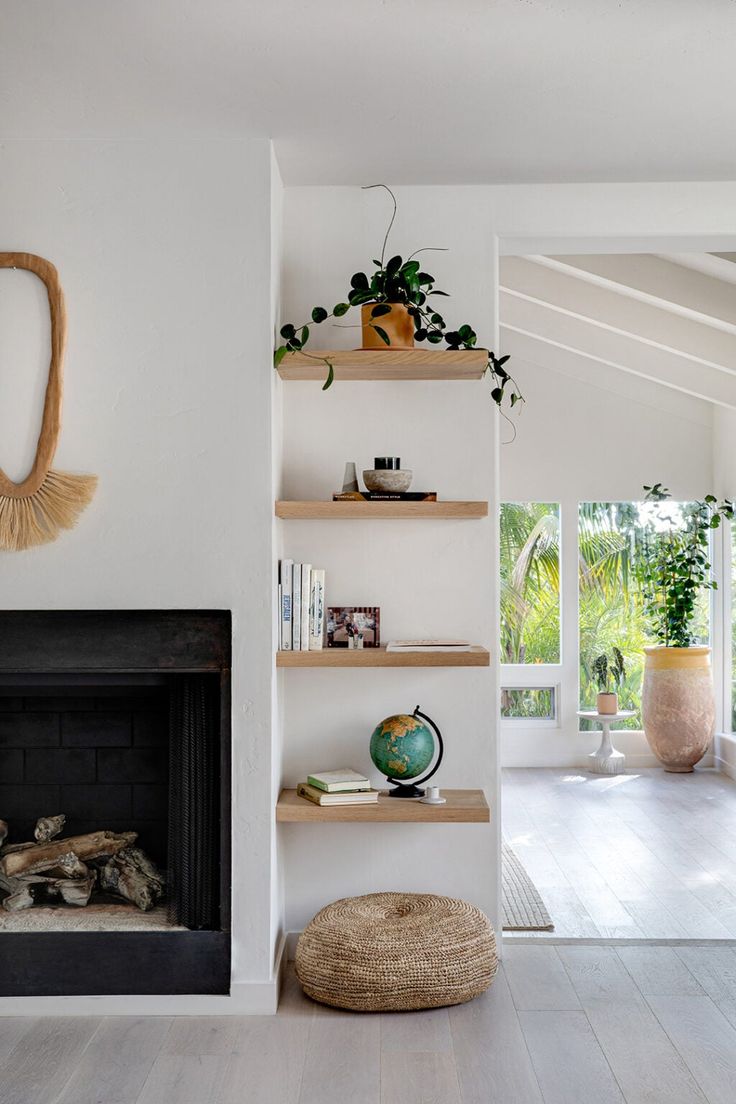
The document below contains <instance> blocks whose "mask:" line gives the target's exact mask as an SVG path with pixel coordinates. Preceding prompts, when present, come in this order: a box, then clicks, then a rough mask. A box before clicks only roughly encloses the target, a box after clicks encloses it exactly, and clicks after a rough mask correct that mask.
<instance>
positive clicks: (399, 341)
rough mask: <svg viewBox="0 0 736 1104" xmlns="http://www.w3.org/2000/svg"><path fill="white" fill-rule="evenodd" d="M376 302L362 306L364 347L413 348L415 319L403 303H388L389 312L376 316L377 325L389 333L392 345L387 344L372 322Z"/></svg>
mask: <svg viewBox="0 0 736 1104" xmlns="http://www.w3.org/2000/svg"><path fill="white" fill-rule="evenodd" d="M375 305H376V304H375V303H365V304H364V305H363V306H362V307H361V308H360V314H361V321H362V323H363V348H364V349H389V348H391V349H413V348H414V319H413V318H412V316H411V315H410V314H409V311H408V310H407V308H406V307H405V306H404V304H403V303H387V304H386V305H387V306H389V307H391V311H390V313H389V314H382V315H381V317H380V318H376V320H375V325H376V326H380V327H381V329H382V330H385V331H386V333H387V334H388V338H389V341H390V342H391V345H390V346H389V345H387V344H386V342H385V341H383V340H382V339H381V338H380V337H379V336H378V334H377V333H376V331H375V329H374V328H373V326H371V325H370V322H371V312H372V310H373V308H374V307H375Z"/></svg>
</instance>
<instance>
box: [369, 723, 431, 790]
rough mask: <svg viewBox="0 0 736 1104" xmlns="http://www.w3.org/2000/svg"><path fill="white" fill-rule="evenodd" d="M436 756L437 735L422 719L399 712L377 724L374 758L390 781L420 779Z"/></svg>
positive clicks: (372, 751)
mask: <svg viewBox="0 0 736 1104" xmlns="http://www.w3.org/2000/svg"><path fill="white" fill-rule="evenodd" d="M433 756H434V734H433V733H432V732H431V731H430V729H429V728H427V726H426V724H425V723H424V721H422V720H420V719H419V717H412V716H411V715H410V714H408V713H397V714H396V715H395V716H394V717H386V719H385V721H381V723H380V724H379V725H376V727H375V729H374V730H373V735H372V736H371V759H372V760H373V762H374V763H375V764H376V766H377V767H378V769H379V770H380V771H381V773H382V774H385V775H386V777H387V778H396V779H397V780H399V779H400V780H401V781H402V782H403V781H408V780H410V779H412V778H418V777H419V775H420V774H422V773H423V772H424V771H425V770H426V769H427V767H428V766H429V764H430V763H431V762H432V758H433Z"/></svg>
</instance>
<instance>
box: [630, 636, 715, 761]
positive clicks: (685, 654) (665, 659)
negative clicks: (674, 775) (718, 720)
mask: <svg viewBox="0 0 736 1104" xmlns="http://www.w3.org/2000/svg"><path fill="white" fill-rule="evenodd" d="M644 651H645V653H646V662H645V666H644V688H643V691H642V699H641V705H642V718H643V721H644V734H645V735H646V738H647V740H648V741H649V746H650V747H651V749H652V751H653V752H654V754H655V755H656V756H657V758H658V759H659V760H660V762H661V763H662V764H663V766H664V769H665V770H666V771H674V772H679V773H683V772H686V771H691V770H692V769H693V767H694V766H695V764H696V763H697V762H699V760H701V759H702V758H703V756H704V755H705V753H706V751H707V750H708V747H709V745H710V742H711V740H712V739H713V733H714V731H715V699H714V696H713V673H712V671H711V667H710V648H704V647H694V648H664V647H656V648H645V649H644Z"/></svg>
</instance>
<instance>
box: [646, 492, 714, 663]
mask: <svg viewBox="0 0 736 1104" xmlns="http://www.w3.org/2000/svg"><path fill="white" fill-rule="evenodd" d="M644 490H645V491H646V492H647V495H646V499H645V501H647V502H665V501H666V500H667V499H669V498H671V497H672V496H671V494H670V492H669V491H668V489H667V488H666V487H663V486H662V484H661V483H655V484H654V485H653V486H651V487H647V486H645V487H644ZM733 516H734V505H733V502H731V501H730V500H729V499H727V498H726V499H724V500H723V501H722V502H718V500H717V499H716V497H715V495H712V494H709V495H706V496H705V498H704V499H703V500H702V502H694V503H692V504H690V505H689V506H688V507H687V509H686V515H685V528H684V529H683V528H682V527H678V526H677V524H676V519H675V518H664V519H663V520H665V521H666V522H668V528H667V529H665V530H664V531H663V532H658V533H655V534H652V535H651V536H650V537H649V538H648V539H647V541H646V543H645V546H644V550H643V554H642V556H641V557H640V559H639V561H638V563H637V565H636V574H637V576H638V579H639V582H640V583H641V586H642V591H643V593H644V608H645V611H646V613H647V615H648V617H649V620H650V622H651V625H652V629H653V630H654V634H655V636H656V638H657V640H658V641H659V642H660V644H664V645H665V646H667V647H670V648H689V647H690V646H691V645H692V644H693V643H694V640H695V635H694V633H693V630H692V625H693V620H694V617H695V603H696V600H697V597H698V594H699V593H700V591H701V590H717V588H718V584H717V583H716V582H715V580H714V579H711V577H710V569H711V565H710V558H709V540H708V538H709V535H710V533H711V531H712V530H714V529H718V528H719V526H720V524H721V522H722V521H723V520H724V519H726V520H728V521H730V520H732V518H733Z"/></svg>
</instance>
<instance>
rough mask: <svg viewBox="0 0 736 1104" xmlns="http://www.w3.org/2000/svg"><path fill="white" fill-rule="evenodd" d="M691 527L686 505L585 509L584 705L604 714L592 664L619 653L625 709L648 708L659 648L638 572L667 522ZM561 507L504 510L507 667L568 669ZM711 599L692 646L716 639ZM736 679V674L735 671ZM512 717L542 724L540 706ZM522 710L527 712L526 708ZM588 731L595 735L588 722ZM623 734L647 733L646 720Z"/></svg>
mask: <svg viewBox="0 0 736 1104" xmlns="http://www.w3.org/2000/svg"><path fill="white" fill-rule="evenodd" d="M664 516H666V517H667V518H672V519H673V521H674V525H675V526H676V527H677V526H681V527H684V526H685V525H686V521H687V507H686V506H683V505H682V504H679V503H672V502H668V503H667V504H666V506H665V505H662V504H659V503H655V502H652V503H644V502H584V503H581V505H580V508H579V518H578V556H579V573H578V579H579V642H580V703H581V706H582V707H590V708H594V707H595V700H596V694H597V692H598V688H597V680H596V675H595V671H594V669H593V665H594V663H595V660H596V658H597V657H598V656H599V655H601V654H602V653H604V652H605V653H607V654H609V655H610V654H612V652H613V649H614V647H616V648H619V649H620V651H621V653H622V654H623V657H624V660H625V663H626V671H625V675H624V678H623V680H622V683H621V686H620V687H619V691H618V692H619V701H620V705H621V708H622V709H634V710H636V711H637V714H638V712H639V710H640V708H641V683H642V676H643V671H644V647H645V646H646V645H648V644H656V643H657V640H656V637H655V634H654V632H653V630H652V628H651V627H650V623H649V621H648V618H647V613H646V609H645V599H644V594H643V591H642V586H641V582H640V580H639V578H638V577H637V573H636V571H635V569H634V565H635V564H636V563H637V562H638V561H639V560H640V558H641V556H642V554H643V550H644V548H645V547H647V548H648V549H650V550H651V548H652V545H653V544H656V543H657V541H659V540H660V539H662V535H663V533H664V532H665V529H666V528H667V527H668V522H666V521H664V520H663V518H664ZM559 549H560V543H559V509H558V507H557V506H556V505H550V504H548V503H537V502H533V503H527V502H523V503H519V502H505V503H503V504H502V506H501V549H500V552H501V651H502V662H504V663H559V662H560V612H559V594H560V589H559V586H560V584H559V579H560V557H559ZM708 612H709V606H708V596H707V592H705V591H700V592H699V596H698V598H697V601H696V604H695V617H694V621H693V626H692V633H693V642H694V643H698V642H700V643H707V641H708ZM735 678H736V671H735ZM514 706H515V708H514V712H513V716H528V717H530V718H531V717H535V716H539V715H540V714H539V712H538V709H539V703H538V701H537V699H535V698H533V697H531V698H530V699H529V711H528V712H524V711H523V697H522V696H521V695H519V696H518V698H517V699H516V701H515V702H514ZM520 707H521V709H522V711H519V710H520ZM581 727H595V726H591V725H589V724H588V723H587V722H581ZM620 727H628V728H640V727H641V718H640V716H638V715H637V716H634V717H632V718H631V720H629V721H626V722H623V723H622V724H621V726H620Z"/></svg>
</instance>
